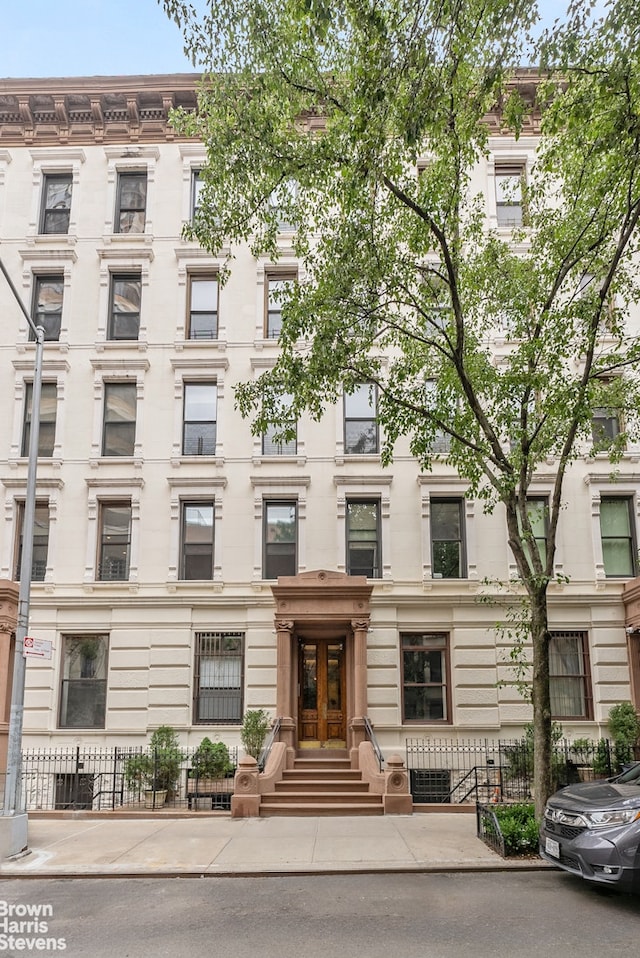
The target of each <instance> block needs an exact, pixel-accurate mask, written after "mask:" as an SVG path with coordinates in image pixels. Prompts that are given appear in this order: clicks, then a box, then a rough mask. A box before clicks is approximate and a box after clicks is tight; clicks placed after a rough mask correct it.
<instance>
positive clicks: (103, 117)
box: [0, 73, 200, 148]
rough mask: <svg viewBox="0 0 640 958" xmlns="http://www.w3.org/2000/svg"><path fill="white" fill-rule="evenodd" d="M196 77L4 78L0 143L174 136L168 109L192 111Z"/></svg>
mask: <svg viewBox="0 0 640 958" xmlns="http://www.w3.org/2000/svg"><path fill="white" fill-rule="evenodd" d="M199 81H200V74H199V73H174V74H167V75H151V76H118V77H63V78H46V79H36V78H28V79H3V80H0V146H3V147H4V146H30V147H38V148H40V147H55V146H75V145H78V146H81V145H84V144H87V145H90V144H94V143H102V144H104V145H105V146H108V145H109V144H116V143H117V144H122V143H123V142H130V143H140V144H143V143H145V142H149V143H151V142H154V143H157V142H158V141H159V140H160V141H162V140H167V141H169V140H175V139H176V138H177V137H176V133H175V131H174V129H173V128H172V127H171V126H170V124H169V120H168V116H169V111H170V110H171V109H173V108H174V107H182V108H183V109H185V110H188V111H193V110H195V109H196V100H197V95H196V88H197V85H198V83H199ZM179 139H183V138H182V137H181V138H179Z"/></svg>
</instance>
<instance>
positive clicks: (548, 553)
mask: <svg viewBox="0 0 640 958" xmlns="http://www.w3.org/2000/svg"><path fill="white" fill-rule="evenodd" d="M161 2H162V0H161ZM163 2H164V7H165V8H166V10H167V12H168V13H169V14H170V15H172V16H174V17H175V18H176V19H177V21H178V22H179V23H180V24H181V26H182V27H183V29H184V32H185V39H186V44H187V48H188V50H189V51H190V52H191V54H192V56H193V58H194V63H195V64H197V65H198V66H201V67H202V68H203V69H204V75H203V79H202V85H201V90H200V94H199V109H198V112H197V114H183V115H177V116H176V117H175V122H176V124H177V125H178V128H179V129H180V131H181V132H183V133H187V134H190V135H193V136H197V137H199V138H201V139H202V140H203V142H204V143H205V145H206V148H207V164H206V167H205V169H204V170H203V172H202V178H203V180H204V186H203V194H202V204H201V207H200V210H199V214H198V217H197V219H196V220H195V222H194V223H193V224H192V226H191V227H190V229H191V231H192V235H193V236H195V237H197V239H198V240H199V241H200V243H201V244H202V245H203V246H204V247H205V248H207V249H209V250H211V251H218V250H221V249H223V248H225V247H227V246H229V244H231V248H232V249H233V246H234V244H237V243H241V242H247V243H249V244H250V246H251V248H252V250H253V251H254V253H255V254H256V255H263V256H266V257H268V258H270V259H271V260H273V261H277V260H278V257H279V256H280V254H281V250H282V241H281V238H279V237H281V235H282V232H283V224H286V232H287V246H289V247H290V248H292V250H293V252H294V254H295V255H296V256H297V257H298V260H299V263H300V271H299V277H298V282H296V283H295V284H293V285H292V287H291V288H290V289H289V291H288V294H287V296H286V299H285V301H284V302H283V310H282V311H283V325H282V332H281V334H280V347H281V348H280V352H279V356H278V359H277V361H276V362H275V365H274V366H273V368H272V369H269V370H267V371H266V372H265V373H264V374H263V375H262V376H260V377H259V378H258V379H256V380H254V381H252V382H249V383H245V384H243V385H242V386H241V387H240V388H239V390H238V392H237V401H238V404H239V406H240V409H241V411H242V412H243V413H244V414H245V415H250V416H252V418H253V420H254V428H255V430H256V431H258V432H261V431H263V430H264V429H265V428H266V427H267V425H269V424H276V425H278V426H280V428H281V429H282V434H283V437H285V436H286V433H287V429H288V428H290V423H291V422H292V421H295V419H296V417H297V416H298V415H299V414H300V413H301V412H302V411H303V410H306V411H307V413H308V414H310V415H311V416H312V417H316V418H319V417H320V416H322V414H323V411H324V409H325V407H326V405H327V404H328V403H332V402H335V401H336V400H337V399H338V398H339V396H340V395H341V394H342V392H343V391H346V392H347V393H348V392H351V391H353V390H354V389H355V388H356V387H357V386H358V385H359V384H361V383H372V384H375V385H376V387H377V389H378V393H379V404H378V418H379V421H380V423H381V424H382V426H383V442H384V444H383V449H382V459H383V461H384V462H390V461H391V460H392V458H393V452H394V446H395V444H396V442H397V440H398V439H399V437H406V438H407V439H408V441H409V443H410V448H411V452H412V453H413V455H414V456H415V457H416V459H417V461H418V463H419V464H420V467H421V468H422V469H423V470H425V471H428V470H430V469H431V468H432V465H433V460H434V456H437V457H438V458H439V459H445V460H446V462H447V463H449V464H451V465H453V466H454V467H455V468H456V470H457V471H458V473H459V474H460V475H461V476H463V477H464V478H466V480H467V481H468V483H469V494H470V495H473V496H477V497H480V498H482V499H483V500H484V501H485V503H486V507H487V508H492V507H493V506H494V505H495V503H497V502H501V503H503V504H504V506H505V509H506V514H507V525H508V532H509V544H510V547H511V550H512V552H513V556H514V560H515V564H516V566H517V569H518V575H519V578H520V581H521V583H522V588H523V590H524V593H523V594H525V595H526V597H528V600H529V603H530V606H529V611H528V612H527V616H528V618H527V622H528V627H529V629H530V632H531V636H532V638H533V705H534V722H535V727H536V763H537V764H536V776H537V783H538V785H539V794H540V795H541V796H542V798H541V799H540V800H541V801H543V800H544V797H546V794H547V793H548V791H549V787H550V779H549V775H548V769H549V748H550V730H551V713H550V703H549V680H548V643H549V628H548V621H547V607H546V593H547V587H548V584H549V582H550V581H552V580H553V578H554V555H555V542H556V531H557V524H558V519H559V516H560V511H561V508H562V505H563V503H562V487H563V480H564V477H565V474H566V470H567V469H568V468H569V467H570V465H571V463H572V461H574V460H575V458H576V457H578V456H583V455H584V454H585V452H588V451H589V450H591V451H593V448H594V442H595V444H596V447H597V448H598V449H599V451H602V450H603V449H604V450H606V452H607V453H608V455H609V456H610V458H611V459H612V460H615V459H616V458H619V457H620V456H621V454H622V453H623V451H624V448H625V446H626V444H627V443H628V442H629V441H631V440H632V439H633V438H635V437H636V436H637V433H638V415H637V413H638V409H639V408H640V396H639V388H640V387H639V385H638V383H639V379H638V376H637V375H635V374H634V373H635V372H636V371H637V366H638V362H639V361H640V351H639V345H638V340H637V335H636V330H634V329H633V328H632V326H631V325H630V324H629V323H628V314H629V307H630V306H631V305H632V304H633V303H635V302H637V301H638V299H639V298H640V295H639V294H640V290H639V288H638V272H637V260H635V259H634V255H635V254H636V252H637V245H638V229H637V224H638V218H639V216H640V115H639V109H640V62H639V60H640V36H639V30H640V28H639V27H638V18H637V14H636V10H635V7H634V5H633V4H632V3H631V2H630V0H612V3H611V4H610V5H609V9H608V12H607V14H606V16H604V17H602V18H600V19H597V18H595V17H594V14H593V12H592V10H591V6H592V5H591V4H590V3H587V2H582V0H574V3H573V4H572V7H571V9H570V11H569V13H568V14H567V17H566V18H565V19H564V20H563V21H562V22H561V23H559V24H557V25H556V26H555V28H553V29H552V30H550V31H548V32H547V33H545V34H543V35H542V36H539V37H538V39H537V40H533V39H532V34H533V32H534V29H535V28H536V24H537V20H538V14H537V8H536V5H535V4H533V3H530V2H522V0H464V2H460V0H445V2H442V0H347V3H346V4H343V5H341V6H340V8H339V9H335V7H334V5H331V4H329V3H328V2H327V0H278V2H277V3H276V2H274V0H220V2H217V3H215V4H211V5H210V6H209V11H208V13H207V14H206V15H203V16H200V15H198V14H197V13H196V11H195V10H194V9H193V8H192V7H191V5H190V4H188V3H183V2H177V0H163ZM525 134H526V135H525ZM491 137H494V138H495V137H497V138H499V139H500V141H501V142H502V143H503V144H505V145H506V147H508V148H505V149H504V150H500V151H499V153H500V156H502V157H503V158H504V157H505V156H506V157H509V156H511V157H512V158H513V157H514V158H515V161H512V162H511V165H510V166H504V165H503V166H499V164H498V163H497V161H496V160H495V158H494V157H493V155H492V153H491V151H490V138H491ZM491 143H494V141H491ZM494 145H495V143H494ZM487 163H488V164H493V172H494V177H495V180H496V189H497V190H498V193H499V195H498V206H500V207H501V209H498V208H497V206H495V207H494V206H492V203H495V200H492V199H491V198H490V196H489V191H488V190H487V188H486V182H487V178H486V176H485V178H484V179H483V178H482V177H479V176H478V171H479V170H482V169H484V170H486V169H487ZM498 180H499V183H498ZM501 212H502V213H503V214H506V215H505V216H504V217H503V220H502V222H501V221H500V218H499V214H500V213H501ZM229 267H230V268H232V261H231V260H230V262H229ZM283 395H286V396H287V403H288V404H290V405H289V406H288V411H287V415H286V416H285V417H284V418H283V399H282V397H283ZM607 408H609V409H614V410H616V411H617V413H618V417H619V422H620V424H621V426H622V427H623V428H621V429H620V432H619V434H618V435H617V436H615V437H613V438H611V437H610V438H611V441H606V442H601V443H599V441H598V437H597V436H595V437H594V434H593V433H592V420H593V415H594V410H598V409H607ZM443 450H444V452H443ZM542 464H544V468H545V473H546V474H549V473H550V472H551V473H552V474H553V477H554V481H553V491H552V496H551V499H550V502H549V507H548V516H547V520H548V521H547V523H546V542H545V544H544V548H540V547H539V544H538V542H537V541H536V537H535V535H534V530H533V528H532V524H531V513H530V509H529V507H528V505H527V494H528V491H529V489H530V486H531V483H532V480H533V479H534V476H535V474H536V470H538V469H539V468H540V467H541V465H542Z"/></svg>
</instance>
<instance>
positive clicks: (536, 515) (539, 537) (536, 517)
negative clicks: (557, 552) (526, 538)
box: [527, 496, 549, 566]
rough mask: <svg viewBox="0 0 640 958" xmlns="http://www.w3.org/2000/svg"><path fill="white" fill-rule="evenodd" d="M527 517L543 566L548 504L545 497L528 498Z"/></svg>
mask: <svg viewBox="0 0 640 958" xmlns="http://www.w3.org/2000/svg"><path fill="white" fill-rule="evenodd" d="M527 515H528V517H529V522H530V523H531V531H532V532H533V538H534V539H535V541H536V543H537V545H538V551H539V553H540V559H541V561H542V565H543V566H544V565H545V563H546V561H547V531H548V528H549V503H548V501H547V498H546V496H544V497H540V498H538V497H535V496H531V498H528V499H527Z"/></svg>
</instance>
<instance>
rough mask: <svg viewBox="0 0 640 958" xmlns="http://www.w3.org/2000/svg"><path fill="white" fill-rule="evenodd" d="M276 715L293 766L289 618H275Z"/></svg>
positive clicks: (290, 633) (290, 625)
mask: <svg viewBox="0 0 640 958" xmlns="http://www.w3.org/2000/svg"><path fill="white" fill-rule="evenodd" d="M275 624H276V715H277V716H278V717H279V718H280V741H281V742H284V743H285V745H286V746H287V752H288V754H289V756H290V757H289V758H288V759H287V765H288V766H293V759H294V758H295V750H296V745H297V742H296V739H297V732H296V728H297V723H296V721H295V719H294V718H293V715H294V712H295V709H294V702H293V696H294V692H295V688H296V686H297V683H296V682H295V681H294V676H293V666H292V645H293V629H294V622H293V621H292V620H291V619H276V623H275Z"/></svg>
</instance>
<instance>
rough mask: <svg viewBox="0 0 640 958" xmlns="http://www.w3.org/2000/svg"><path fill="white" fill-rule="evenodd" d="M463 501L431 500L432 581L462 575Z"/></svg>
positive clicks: (463, 549) (462, 576)
mask: <svg viewBox="0 0 640 958" xmlns="http://www.w3.org/2000/svg"><path fill="white" fill-rule="evenodd" d="M463 502H464V500H463V499H431V565H432V575H433V578H434V579H462V578H464V577H465V576H466V556H465V548H464V516H463V510H462V507H463Z"/></svg>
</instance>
